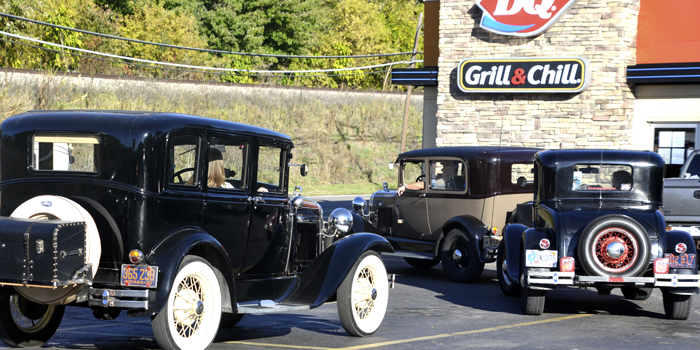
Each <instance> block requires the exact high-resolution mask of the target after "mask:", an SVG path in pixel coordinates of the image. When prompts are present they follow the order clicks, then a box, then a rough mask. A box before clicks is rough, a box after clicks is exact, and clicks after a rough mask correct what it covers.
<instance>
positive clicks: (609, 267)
mask: <svg viewBox="0 0 700 350" xmlns="http://www.w3.org/2000/svg"><path fill="white" fill-rule="evenodd" d="M577 250H578V256H579V258H580V259H581V266H582V267H583V269H584V270H585V271H586V272H587V273H588V274H589V275H591V276H614V277H634V276H640V275H642V274H643V273H645V272H646V270H647V269H648V267H649V254H650V248H649V238H648V237H647V234H646V232H645V231H644V229H643V228H642V227H641V226H640V225H639V224H638V223H637V222H636V221H634V220H633V219H631V218H629V217H627V216H624V215H616V214H611V215H605V216H601V217H599V218H597V219H595V220H593V221H592V222H591V223H590V224H588V226H586V228H585V229H584V230H583V233H582V234H581V239H580V240H579V244H578V249H577Z"/></svg>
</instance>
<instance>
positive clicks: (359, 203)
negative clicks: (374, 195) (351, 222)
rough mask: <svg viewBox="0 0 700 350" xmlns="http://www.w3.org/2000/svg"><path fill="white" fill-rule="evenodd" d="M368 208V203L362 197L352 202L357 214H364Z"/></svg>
mask: <svg viewBox="0 0 700 350" xmlns="http://www.w3.org/2000/svg"><path fill="white" fill-rule="evenodd" d="M366 206H367V202H365V200H364V199H362V197H355V199H353V200H352V209H354V210H355V211H357V212H360V213H364V211H365V207H366Z"/></svg>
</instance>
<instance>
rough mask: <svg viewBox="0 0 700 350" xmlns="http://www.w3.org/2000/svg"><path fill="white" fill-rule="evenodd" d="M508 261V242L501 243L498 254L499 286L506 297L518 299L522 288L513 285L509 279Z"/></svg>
mask: <svg viewBox="0 0 700 350" xmlns="http://www.w3.org/2000/svg"><path fill="white" fill-rule="evenodd" d="M506 271H508V261H507V260H506V241H501V243H500V244H499V245H498V253H497V254H496V275H497V276H498V285H499V286H500V287H501V292H503V294H504V295H505V296H508V297H513V298H517V297H519V296H520V286H519V285H518V284H516V283H513V282H512V281H511V280H510V278H509V277H508V274H507V272H506Z"/></svg>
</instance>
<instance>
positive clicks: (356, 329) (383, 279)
mask: <svg viewBox="0 0 700 350" xmlns="http://www.w3.org/2000/svg"><path fill="white" fill-rule="evenodd" d="M388 304H389V279H388V278H387V274H386V268H385V267H384V262H383V261H382V259H381V258H380V257H379V255H378V254H377V253H375V252H373V251H367V252H365V253H364V254H362V256H361V257H360V258H359V259H358V260H357V262H356V263H355V266H353V268H352V269H351V270H350V272H349V273H348V275H347V276H345V279H344V280H343V283H342V284H341V285H340V287H339V288H338V316H339V317H340V323H342V324H343V328H345V331H346V332H348V334H350V335H352V336H355V337H364V336H367V335H370V334H372V333H374V332H376V331H377V329H378V328H379V326H380V325H381V324H382V321H383V320H384V315H385V314H386V308H387V306H388Z"/></svg>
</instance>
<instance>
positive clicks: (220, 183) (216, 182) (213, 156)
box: [207, 148, 233, 188]
mask: <svg viewBox="0 0 700 350" xmlns="http://www.w3.org/2000/svg"><path fill="white" fill-rule="evenodd" d="M207 186H208V187H210V188H233V186H232V185H231V184H230V183H228V182H226V170H225V169H224V156H223V155H222V154H221V151H219V150H218V149H216V148H210V149H209V176H208V180H207Z"/></svg>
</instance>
